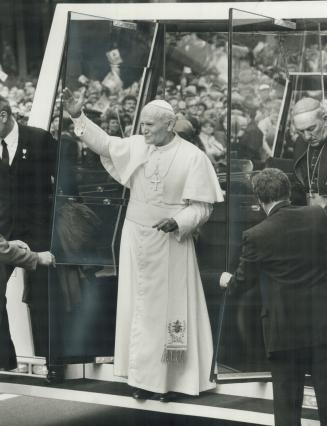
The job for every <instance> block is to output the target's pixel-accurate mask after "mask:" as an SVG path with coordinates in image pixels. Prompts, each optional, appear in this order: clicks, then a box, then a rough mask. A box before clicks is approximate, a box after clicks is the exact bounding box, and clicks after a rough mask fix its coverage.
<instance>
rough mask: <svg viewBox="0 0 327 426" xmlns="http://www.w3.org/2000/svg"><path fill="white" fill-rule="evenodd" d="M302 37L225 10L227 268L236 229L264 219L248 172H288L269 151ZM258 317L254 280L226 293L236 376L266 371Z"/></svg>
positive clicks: (224, 338) (235, 252)
mask: <svg viewBox="0 0 327 426" xmlns="http://www.w3.org/2000/svg"><path fill="white" fill-rule="evenodd" d="M316 29H317V26H316ZM314 34H315V35H317V33H316V32H315V33H314ZM303 41H304V32H303V28H302V29H301V30H298V29H296V26H295V23H293V22H289V21H283V20H276V19H273V18H269V17H265V16H259V15H255V14H252V13H247V12H243V11H239V10H235V9H233V10H231V11H230V36H229V43H230V45H229V65H230V68H229V72H230V81H229V84H230V86H229V102H228V114H227V117H226V121H227V125H228V145H227V149H228V186H227V192H228V256H227V267H228V270H229V271H230V272H232V273H233V272H234V271H235V268H236V266H237V265H238V262H239V258H240V249H241V241H242V233H243V231H244V230H245V229H248V228H250V227H251V226H253V225H255V224H256V223H258V222H260V221H261V220H262V219H263V218H264V214H263V212H262V211H261V210H260V206H259V205H258V202H257V200H256V199H255V197H254V195H253V193H252V186H251V177H252V175H253V174H254V173H255V172H256V171H258V170H261V169H263V168H265V167H267V166H268V167H279V168H282V169H284V170H285V171H287V172H289V173H290V172H291V170H292V165H291V161H290V160H286V159H284V158H283V159H280V158H279V157H280V155H279V154H278V155H277V153H278V152H280V151H284V148H282V143H280V142H279V145H278V144H277V140H278V138H279V139H280V138H281V129H280V125H281V123H282V121H283V120H284V121H285V119H284V116H283V108H284V105H285V102H286V99H287V96H288V90H289V87H290V73H292V72H300V71H301V69H302V68H303V67H304V61H303ZM260 314H261V294H260V286H259V281H258V285H257V286H255V287H252V288H251V289H249V290H245V291H243V292H240V294H237V295H236V294H235V295H231V296H228V297H227V305H226V308H225V313H224V319H223V328H222V335H221V342H220V347H219V353H218V362H219V364H220V365H221V364H222V365H225V366H227V367H228V368H230V369H231V370H232V371H233V372H241V373H245V372H256V373H259V372H261V373H263V372H265V371H269V367H268V365H267V360H266V356H265V349H264V343H263V333H262V326H261V316H260ZM235 348H237V350H235ZM221 370H222V369H221ZM222 371H223V370H222Z"/></svg>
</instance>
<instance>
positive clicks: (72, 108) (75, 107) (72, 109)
mask: <svg viewBox="0 0 327 426" xmlns="http://www.w3.org/2000/svg"><path fill="white" fill-rule="evenodd" d="M85 91H86V88H85V87H84V88H82V90H81V92H80V96H79V98H75V97H74V95H73V94H72V92H71V91H70V90H69V89H68V87H65V88H64V90H63V91H62V101H63V105H64V108H65V110H66V111H67V112H68V113H69V114H70V116H71V117H72V118H77V117H79V116H80V115H81V111H82V107H83V104H84V95H85Z"/></svg>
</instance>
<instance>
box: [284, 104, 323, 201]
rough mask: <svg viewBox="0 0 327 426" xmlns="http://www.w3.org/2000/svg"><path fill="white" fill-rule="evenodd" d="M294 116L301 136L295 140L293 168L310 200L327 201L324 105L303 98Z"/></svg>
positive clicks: (295, 125) (293, 111) (295, 107)
mask: <svg viewBox="0 0 327 426" xmlns="http://www.w3.org/2000/svg"><path fill="white" fill-rule="evenodd" d="M292 120H293V124H294V127H295V129H296V131H297V133H298V134H299V136H300V139H299V140H297V141H296V143H295V150H294V159H295V164H294V171H295V176H296V178H297V179H298V181H299V182H300V184H301V186H302V188H303V190H304V191H305V192H306V195H307V204H308V205H312V204H320V205H322V206H325V205H326V204H327V148H326V142H327V126H326V112H325V109H324V107H323V105H322V104H321V103H320V102H319V101H318V100H317V99H313V98H308V97H305V98H302V99H300V100H299V101H298V102H297V103H296V104H295V105H294V107H293V110H292Z"/></svg>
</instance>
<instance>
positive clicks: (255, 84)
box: [0, 33, 327, 172]
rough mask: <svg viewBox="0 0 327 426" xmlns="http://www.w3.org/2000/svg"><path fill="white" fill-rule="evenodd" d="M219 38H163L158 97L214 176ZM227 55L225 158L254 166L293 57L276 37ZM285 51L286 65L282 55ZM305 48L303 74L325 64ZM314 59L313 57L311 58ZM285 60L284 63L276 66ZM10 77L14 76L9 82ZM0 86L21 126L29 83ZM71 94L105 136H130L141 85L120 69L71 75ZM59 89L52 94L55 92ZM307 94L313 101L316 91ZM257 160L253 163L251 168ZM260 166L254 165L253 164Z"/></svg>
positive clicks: (220, 109)
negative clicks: (81, 99) (94, 75)
mask: <svg viewBox="0 0 327 426" xmlns="http://www.w3.org/2000/svg"><path fill="white" fill-rule="evenodd" d="M227 49H228V45H227V41H226V37H225V36H224V35H222V34H218V33H199V34H198V33H168V34H167V50H166V52H167V55H166V79H165V81H164V80H163V79H161V80H160V82H159V85H158V89H157V96H156V98H157V99H163V98H164V99H166V100H167V101H168V102H169V103H170V104H171V105H172V107H173V109H174V111H175V113H176V114H177V118H178V121H177V124H176V130H177V132H178V133H179V134H181V135H182V136H183V137H184V138H186V139H187V140H189V141H191V142H193V143H194V144H196V145H197V146H198V147H200V148H201V149H202V150H203V151H205V152H206V153H207V155H208V157H209V158H210V160H211V162H212V163H213V165H214V167H215V169H216V171H217V172H221V171H224V170H225V166H226V149H227V148H226V140H227V137H226V133H227V102H228V88H227V86H228V85H227V77H228V76H227V69H228V52H227ZM232 52H233V67H232V74H233V81H232V84H233V88H232V105H231V142H232V144H231V154H232V157H234V158H247V159H249V160H251V161H252V162H253V163H255V166H256V165H257V164H260V163H264V162H265V161H266V160H267V159H268V158H269V157H271V156H272V153H273V142H274V135H275V130H276V125H277V120H278V116H279V113H280V109H281V104H282V102H281V100H282V97H283V91H284V86H285V69H286V68H285V67H286V65H287V66H288V68H289V69H290V70H292V69H293V68H296V66H297V65H296V63H297V62H298V59H297V56H296V55H295V53H296V52H295V51H294V52H285V51H284V53H283V49H281V48H280V41H279V40H278V39H277V37H274V36H267V37H266V38H262V39H260V38H258V39H256V40H255V41H254V40H247V39H245V40H244V42H243V44H241V43H238V42H237V43H236V44H235V45H234V46H233V49H232ZM281 52H282V53H283V54H284V55H285V54H288V61H289V62H288V64H285V59H283V58H281ZM322 53H323V54H322V58H321V61H320V55H319V49H317V45H316V44H314V43H312V44H310V45H308V47H307V48H306V50H305V52H304V54H303V58H304V59H303V61H304V65H302V66H303V68H305V70H306V71H311V72H314V71H317V70H318V68H319V66H320V64H321V63H322V66H323V69H325V68H326V67H327V55H326V54H325V53H326V52H325V50H323V52H322ZM318 59H319V60H318ZM283 61H284V62H283ZM16 80H17V79H16ZM10 82H11V84H10V86H8V85H6V83H5V82H0V95H1V96H3V97H5V98H7V99H8V100H9V102H10V105H11V108H12V111H13V114H14V116H15V117H16V119H17V121H18V122H20V123H26V122H27V121H28V117H29V113H30V110H31V107H32V102H33V97H34V93H35V80H29V81H24V82H23V81H19V80H17V81H16V82H15V80H13V79H10ZM76 87H77V88H76V90H75V95H76V96H77V97H78V96H79V93H80V91H81V90H83V91H84V92H85V98H86V104H85V110H86V112H87V115H88V116H89V117H90V118H91V119H92V120H93V121H94V122H96V124H98V125H99V126H100V127H101V128H102V129H103V130H105V131H106V132H107V133H108V134H109V135H112V136H125V137H126V136H129V135H131V133H132V131H133V119H134V113H135V110H136V105H137V97H138V94H139V89H140V81H134V82H133V83H132V84H131V85H129V86H128V87H124V84H123V82H122V80H121V78H120V72H119V65H118V66H115V67H112V71H111V72H110V73H109V79H108V76H106V78H105V79H104V80H103V81H99V80H93V79H91V78H89V77H88V76H87V75H80V76H79V77H78V85H77V86H76ZM58 92H59V90H58ZM310 96H311V97H319V96H321V94H320V93H319V92H317V93H315V94H314V95H313V96H312V94H310ZM59 115H60V99H59V97H58V99H57V101H56V102H55V105H54V111H53V116H52V123H51V129H50V131H51V133H52V134H53V136H54V137H56V136H57V135H58V130H59V129H58V127H59ZM296 138H297V135H296V132H295V131H294V129H293V128H292V126H289V127H288V129H287V132H286V140H285V145H284V152H283V156H284V157H286V158H292V156H293V151H294V143H295V140H296ZM256 163H257V164H256ZM258 168H260V166H259V167H258Z"/></svg>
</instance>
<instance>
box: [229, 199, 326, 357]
mask: <svg viewBox="0 0 327 426" xmlns="http://www.w3.org/2000/svg"><path fill="white" fill-rule="evenodd" d="M326 259H327V217H326V211H325V210H324V209H322V208H321V207H319V206H314V207H307V206H305V207H296V206H292V205H290V204H289V203H288V202H281V203H279V204H278V205H276V206H274V208H273V209H272V211H271V212H270V213H269V216H268V217H267V218H266V219H264V220H263V221H262V222H261V223H259V224H258V225H256V226H254V227H252V228H250V229H248V230H247V231H245V232H244V233H243V245H242V255H241V258H240V262H239V265H238V267H237V270H236V272H235V274H234V275H233V277H232V278H231V281H230V285H229V288H230V291H236V290H239V289H241V288H242V287H244V286H250V285H255V284H256V283H258V278H259V282H260V288H261V297H262V325H263V334H264V342H265V347H266V352H267V354H268V355H269V353H271V352H274V351H281V350H289V349H296V348H302V347H311V346H312V345H318V344H325V343H327V315H326V306H327V263H326Z"/></svg>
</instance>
